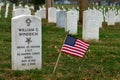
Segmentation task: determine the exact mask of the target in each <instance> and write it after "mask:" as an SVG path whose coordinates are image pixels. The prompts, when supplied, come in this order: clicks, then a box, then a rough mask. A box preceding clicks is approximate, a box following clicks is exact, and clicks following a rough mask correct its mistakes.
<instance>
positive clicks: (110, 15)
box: [107, 10, 116, 26]
mask: <svg viewBox="0 0 120 80" xmlns="http://www.w3.org/2000/svg"><path fill="white" fill-rule="evenodd" d="M115 18H116V15H115V12H114V11H112V10H109V11H108V23H107V24H108V26H109V25H115Z"/></svg>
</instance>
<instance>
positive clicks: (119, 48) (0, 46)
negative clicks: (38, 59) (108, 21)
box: [0, 6, 120, 80]
mask: <svg viewBox="0 0 120 80" xmlns="http://www.w3.org/2000/svg"><path fill="white" fill-rule="evenodd" d="M11 8H12V7H11ZM4 11H5V6H4V7H2V11H1V14H2V17H1V18H0V80H120V23H118V24H116V25H115V26H106V25H104V26H103V28H101V29H100V33H99V35H100V36H99V38H100V39H99V41H98V42H96V41H89V43H90V47H89V48H88V51H87V53H86V55H85V56H84V57H83V58H82V59H79V58H76V57H72V56H68V55H66V54H64V53H62V55H61V57H60V61H59V63H58V66H57V69H56V72H55V74H52V71H53V68H54V66H55V63H56V60H57V57H58V55H59V53H60V49H61V46H62V44H63V41H64V39H65V36H66V34H65V32H64V29H60V28H57V27H56V24H50V23H47V21H46V20H42V69H41V70H37V69H36V70H26V71H13V70H12V69H11V37H12V35H11V16H12V9H10V10H9V15H8V18H6V19H5V18H4ZM91 28H92V27H91ZM73 36H75V37H77V38H80V39H81V38H82V27H81V26H79V27H78V34H77V35H73Z"/></svg>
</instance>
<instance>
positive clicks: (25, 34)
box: [6, 5, 120, 70]
mask: <svg viewBox="0 0 120 80" xmlns="http://www.w3.org/2000/svg"><path fill="white" fill-rule="evenodd" d="M8 7H9V5H6V10H7V9H8ZM32 8H33V7H32ZM7 13H8V10H7V12H6V14H7ZM83 13H84V14H83V28H82V38H83V39H84V40H99V28H101V27H102V22H103V21H104V17H103V13H102V12H101V11H99V10H96V9H93V10H91V9H88V10H86V11H84V12H83ZM45 14H46V9H45V7H42V8H40V10H38V11H37V12H36V13H35V15H31V10H30V8H29V7H28V6H26V8H22V7H21V6H19V7H16V6H15V5H13V13H12V25H11V29H12V69H13V70H26V69H27V70H28V69H36V68H37V69H41V66H42V57H41V56H42V43H41V40H42V39H41V38H42V37H41V36H42V35H41V24H42V23H41V19H42V18H46V15H45ZM118 15H119V17H120V13H118ZM115 16H116V15H115V13H114V11H113V10H110V11H108V20H107V22H108V25H114V24H115V21H116V20H115ZM78 18H79V12H78V11H77V10H76V9H70V10H69V11H67V10H65V9H63V10H61V9H59V8H58V9H56V8H55V7H51V8H49V9H48V22H50V23H56V25H57V27H59V28H65V31H66V32H69V34H77V30H78V25H77V22H78ZM119 19H120V18H119Z"/></svg>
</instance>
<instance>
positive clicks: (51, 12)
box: [48, 7, 57, 23]
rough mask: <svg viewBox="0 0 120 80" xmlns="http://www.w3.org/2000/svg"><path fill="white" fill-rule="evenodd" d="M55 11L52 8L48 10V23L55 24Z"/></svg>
mask: <svg viewBox="0 0 120 80" xmlns="http://www.w3.org/2000/svg"><path fill="white" fill-rule="evenodd" d="M56 11H57V10H56V8H54V7H50V8H48V22H50V23H56Z"/></svg>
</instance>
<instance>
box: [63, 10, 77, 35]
mask: <svg viewBox="0 0 120 80" xmlns="http://www.w3.org/2000/svg"><path fill="white" fill-rule="evenodd" d="M77 21H78V17H77V11H68V12H67V20H66V27H65V31H66V32H69V34H73V35H75V34H77V29H78V28H77V27H78V25H77Z"/></svg>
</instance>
